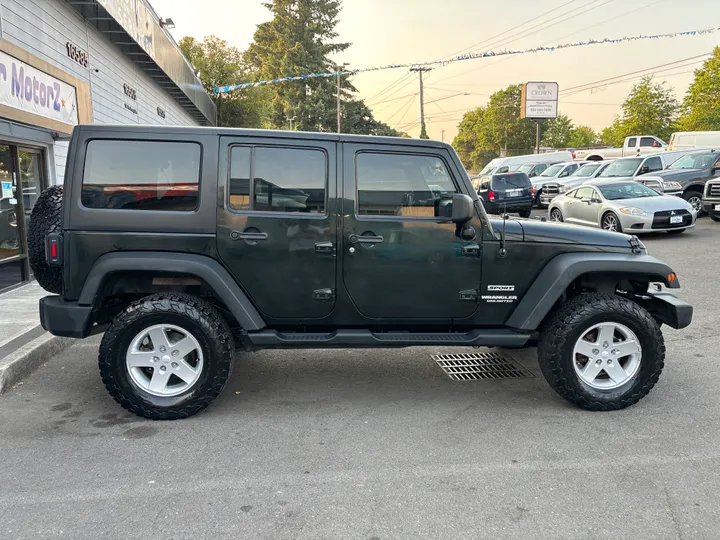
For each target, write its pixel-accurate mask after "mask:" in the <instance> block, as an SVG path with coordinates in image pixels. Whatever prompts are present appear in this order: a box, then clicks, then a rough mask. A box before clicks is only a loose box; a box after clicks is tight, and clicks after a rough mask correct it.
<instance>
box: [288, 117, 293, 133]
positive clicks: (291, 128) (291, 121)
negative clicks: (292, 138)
mask: <svg viewBox="0 0 720 540" xmlns="http://www.w3.org/2000/svg"><path fill="white" fill-rule="evenodd" d="M288 120H290V131H292V130H293V125H292V123H293V120H295V117H294V116H293V117H290V118H288Z"/></svg>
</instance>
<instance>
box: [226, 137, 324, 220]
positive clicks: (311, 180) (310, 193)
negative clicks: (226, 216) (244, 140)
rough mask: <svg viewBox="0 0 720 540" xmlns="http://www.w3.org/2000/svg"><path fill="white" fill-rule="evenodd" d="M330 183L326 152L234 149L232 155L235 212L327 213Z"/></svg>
mask: <svg viewBox="0 0 720 540" xmlns="http://www.w3.org/2000/svg"><path fill="white" fill-rule="evenodd" d="M251 176H252V177H251ZM326 184H327V157H326V155H325V152H323V151H322V150H316V149H309V148H273V147H264V146H257V147H250V146H234V147H232V150H231V152H230V188H229V199H228V204H229V205H230V208H232V209H233V210H251V211H257V212H300V213H311V214H324V213H325V186H326Z"/></svg>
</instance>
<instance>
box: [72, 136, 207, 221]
mask: <svg viewBox="0 0 720 540" xmlns="http://www.w3.org/2000/svg"><path fill="white" fill-rule="evenodd" d="M200 158H201V148H200V145H199V144H197V143H191V142H160V141H137V140H135V141H122V140H94V141H90V142H89V143H88V145H87V153H86V156H85V170H84V173H83V187H82V204H83V206H85V207H87V208H112V209H123V210H176V211H178V210H179V211H192V210H196V209H197V207H198V200H199V197H198V185H199V181H200Z"/></svg>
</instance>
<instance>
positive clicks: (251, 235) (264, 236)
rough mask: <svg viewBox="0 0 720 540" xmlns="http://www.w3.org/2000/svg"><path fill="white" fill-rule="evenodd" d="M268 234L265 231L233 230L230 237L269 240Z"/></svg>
mask: <svg viewBox="0 0 720 540" xmlns="http://www.w3.org/2000/svg"><path fill="white" fill-rule="evenodd" d="M267 237H268V234H267V233H265V232H238V231H233V232H232V233H230V238H232V239H233V240H253V241H255V242H257V241H258V240H267Z"/></svg>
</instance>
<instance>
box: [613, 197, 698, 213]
mask: <svg viewBox="0 0 720 540" xmlns="http://www.w3.org/2000/svg"><path fill="white" fill-rule="evenodd" d="M607 204H609V205H610V206H612V207H614V208H623V207H626V206H630V207H635V208H641V209H643V210H645V211H646V212H647V213H648V214H652V213H655V212H661V211H663V210H687V211H688V212H692V211H693V208H692V206H690V203H689V202H687V201H686V200H685V199H682V198H681V197H675V196H673V195H659V196H657V197H638V198H636V199H617V200H614V201H607Z"/></svg>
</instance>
